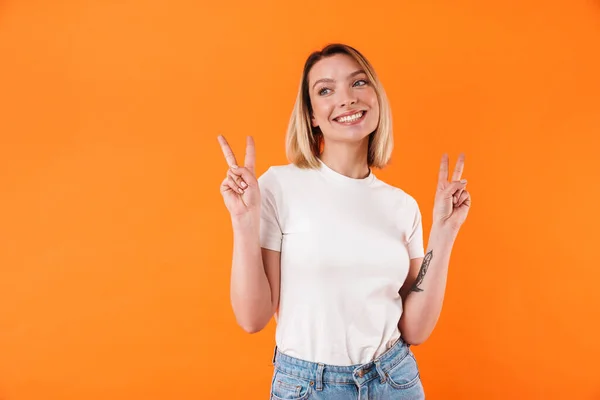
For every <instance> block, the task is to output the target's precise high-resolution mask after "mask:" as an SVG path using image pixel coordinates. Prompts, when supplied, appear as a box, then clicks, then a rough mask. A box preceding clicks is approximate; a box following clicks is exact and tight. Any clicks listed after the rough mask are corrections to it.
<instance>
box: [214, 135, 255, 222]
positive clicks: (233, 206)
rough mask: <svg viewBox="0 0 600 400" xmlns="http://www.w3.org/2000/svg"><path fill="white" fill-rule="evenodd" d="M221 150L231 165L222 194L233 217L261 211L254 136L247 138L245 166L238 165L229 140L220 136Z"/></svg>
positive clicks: (222, 185) (224, 181) (222, 186)
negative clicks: (255, 166)
mask: <svg viewBox="0 0 600 400" xmlns="http://www.w3.org/2000/svg"><path fill="white" fill-rule="evenodd" d="M218 140H219V144H220V145H221V150H223V154H224V155H225V160H226V161H227V164H228V165H229V169H228V170H227V177H225V179H224V180H223V182H222V183H221V195H222V196H223V200H224V201H225V206H226V207H227V210H229V213H230V214H231V217H232V218H239V217H242V216H245V215H247V214H251V213H260V190H259V188H258V181H257V180H256V176H255V172H254V163H255V159H256V152H255V148H254V139H253V138H252V136H248V137H247V138H246V157H245V159H244V166H243V167H241V166H239V165H238V163H237V161H236V159H235V155H234V154H233V151H232V150H231V147H229V144H228V143H227V140H225V138H224V137H223V136H221V135H219V137H218Z"/></svg>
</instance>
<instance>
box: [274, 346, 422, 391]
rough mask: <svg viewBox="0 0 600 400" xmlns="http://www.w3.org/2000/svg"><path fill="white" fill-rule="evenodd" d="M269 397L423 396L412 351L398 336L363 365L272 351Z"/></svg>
mask: <svg viewBox="0 0 600 400" xmlns="http://www.w3.org/2000/svg"><path fill="white" fill-rule="evenodd" d="M273 365H274V373H273V380H272V382H271V400H307V399H310V400H388V399H389V400H396V399H397V400H409V399H410V400H421V399H424V398H425V393H424V392H423V384H422V383H421V378H420V375H419V368H418V366H417V362H416V360H415V357H414V354H413V352H412V351H411V350H410V345H408V344H407V343H406V342H404V340H402V339H399V340H398V341H397V342H396V343H395V344H394V345H393V346H392V347H391V348H390V349H388V350H387V351H386V352H385V353H383V354H382V355H381V356H379V357H377V358H376V359H375V360H373V361H370V362H368V363H366V364H362V365H361V364H356V365H352V366H335V365H326V364H323V363H313V362H309V361H304V360H300V359H297V358H294V357H290V356H287V355H285V354H283V353H281V352H279V351H278V350H277V347H275V352H274V354H273Z"/></svg>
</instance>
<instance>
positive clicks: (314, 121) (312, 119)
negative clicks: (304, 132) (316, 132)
mask: <svg viewBox="0 0 600 400" xmlns="http://www.w3.org/2000/svg"><path fill="white" fill-rule="evenodd" d="M310 122H311V124H312V126H313V128H316V127H317V126H319V124H317V120H316V119H315V116H314V115H313V114H310Z"/></svg>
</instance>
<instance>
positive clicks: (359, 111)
mask: <svg viewBox="0 0 600 400" xmlns="http://www.w3.org/2000/svg"><path fill="white" fill-rule="evenodd" d="M308 93H309V96H310V102H311V105H312V115H311V123H312V126H313V127H319V128H320V129H321V132H322V133H323V136H324V139H325V141H326V142H329V141H335V142H358V143H360V142H362V141H364V140H367V139H368V136H369V134H371V133H372V132H374V131H375V129H377V124H378V121H379V102H378V100H377V93H376V91H375V88H374V87H373V85H372V83H371V82H370V81H369V78H368V76H367V74H366V73H365V72H364V71H363V69H362V68H361V66H360V64H359V63H358V62H357V61H356V60H354V59H353V58H352V57H350V56H348V55H346V54H334V55H332V56H329V57H325V58H323V59H321V60H319V61H318V62H317V63H315V65H314V66H313V67H312V69H311V70H310V72H309V74H308Z"/></svg>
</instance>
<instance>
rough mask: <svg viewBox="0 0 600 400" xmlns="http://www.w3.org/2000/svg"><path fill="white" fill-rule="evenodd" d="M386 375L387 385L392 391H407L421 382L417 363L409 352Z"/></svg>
mask: <svg viewBox="0 0 600 400" xmlns="http://www.w3.org/2000/svg"><path fill="white" fill-rule="evenodd" d="M386 375H387V381H388V383H389V385H390V386H391V387H393V388H394V389H399V390H400V389H409V388H411V387H413V386H415V385H417V384H420V382H421V378H420V375H419V368H418V366H417V361H416V360H415V358H414V356H413V355H412V352H411V351H410V350H409V351H408V352H407V353H406V355H405V356H404V358H403V359H401V360H400V361H399V362H398V364H396V365H394V366H393V367H392V368H391V369H390V370H388V371H387V372H386Z"/></svg>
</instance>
